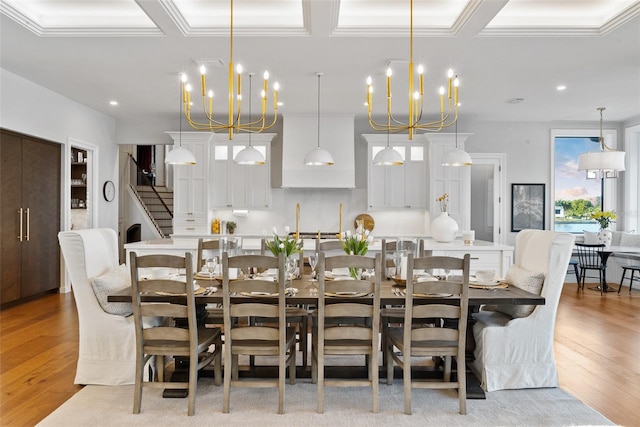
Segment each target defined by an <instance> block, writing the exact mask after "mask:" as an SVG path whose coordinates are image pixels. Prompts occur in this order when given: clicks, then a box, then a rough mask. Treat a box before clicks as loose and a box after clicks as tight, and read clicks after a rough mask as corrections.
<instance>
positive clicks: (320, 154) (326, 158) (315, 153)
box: [304, 73, 333, 166]
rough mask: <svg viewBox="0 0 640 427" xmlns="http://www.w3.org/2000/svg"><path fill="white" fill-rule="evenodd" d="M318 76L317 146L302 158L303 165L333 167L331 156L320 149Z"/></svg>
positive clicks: (318, 74) (319, 75)
mask: <svg viewBox="0 0 640 427" xmlns="http://www.w3.org/2000/svg"><path fill="white" fill-rule="evenodd" d="M317 76H318V146H317V147H316V148H314V149H313V150H311V151H309V152H308V153H307V155H306V156H304V164H305V165H307V166H331V165H333V156H331V153H329V152H328V151H327V150H323V149H322V148H320V77H321V76H322V73H317Z"/></svg>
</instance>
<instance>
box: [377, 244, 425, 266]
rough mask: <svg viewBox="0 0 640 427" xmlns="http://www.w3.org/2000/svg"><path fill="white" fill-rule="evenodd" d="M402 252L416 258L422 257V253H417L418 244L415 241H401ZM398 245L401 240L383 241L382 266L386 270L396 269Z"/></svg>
mask: <svg viewBox="0 0 640 427" xmlns="http://www.w3.org/2000/svg"><path fill="white" fill-rule="evenodd" d="M400 242H401V243H400V246H401V248H400V250H406V251H408V252H410V253H412V254H413V255H414V257H416V256H417V257H420V256H422V251H421V252H420V253H417V252H416V248H417V247H418V244H417V243H416V241H415V240H400ZM398 243H399V240H398V239H395V240H387V239H382V242H381V253H382V266H383V267H385V268H389V267H395V254H396V252H397V251H398Z"/></svg>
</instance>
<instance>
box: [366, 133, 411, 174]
mask: <svg viewBox="0 0 640 427" xmlns="http://www.w3.org/2000/svg"><path fill="white" fill-rule="evenodd" d="M373 164H374V165H377V166H401V165H403V164H404V160H403V159H402V155H401V154H400V153H398V152H397V151H396V150H394V149H393V148H391V145H390V143H389V130H388V129H387V146H386V147H385V148H384V149H383V150H381V151H378V154H376V155H375V157H374V158H373Z"/></svg>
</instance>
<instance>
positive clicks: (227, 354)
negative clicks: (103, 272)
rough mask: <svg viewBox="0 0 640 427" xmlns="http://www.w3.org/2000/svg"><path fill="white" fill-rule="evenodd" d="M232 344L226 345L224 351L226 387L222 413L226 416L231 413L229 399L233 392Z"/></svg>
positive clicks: (224, 388)
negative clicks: (230, 346)
mask: <svg viewBox="0 0 640 427" xmlns="http://www.w3.org/2000/svg"><path fill="white" fill-rule="evenodd" d="M229 345H230V344H227V345H225V349H224V387H223V398H222V412H223V413H224V414H228V413H229V400H230V399H229V398H230V394H231V393H230V392H231V372H232V370H233V366H232V364H233V356H232V355H231V348H229V347H228V346H229Z"/></svg>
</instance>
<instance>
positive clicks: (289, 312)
mask: <svg viewBox="0 0 640 427" xmlns="http://www.w3.org/2000/svg"><path fill="white" fill-rule="evenodd" d="M266 243H267V241H266V239H265V238H264V237H263V238H262V240H261V242H260V255H267V256H269V255H272V254H271V251H269V249H268V248H267V244H266ZM294 256H297V257H298V274H297V277H298V278H301V277H302V274H303V271H304V252H303V251H300V252H298V253H297V255H294ZM286 316H287V324H295V325H297V328H296V329H297V330H296V334H297V335H296V336H297V338H296V342H297V343H298V348H299V349H300V351H301V352H302V367H303V368H306V367H307V359H308V358H309V357H308V354H309V351H308V347H309V340H308V335H309V311H308V310H307V306H306V305H299V306H292V305H287V308H286ZM252 320H253V319H252ZM249 360H250V362H249V363H250V365H251V366H255V358H254V357H253V356H251V357H250V359H249Z"/></svg>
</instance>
